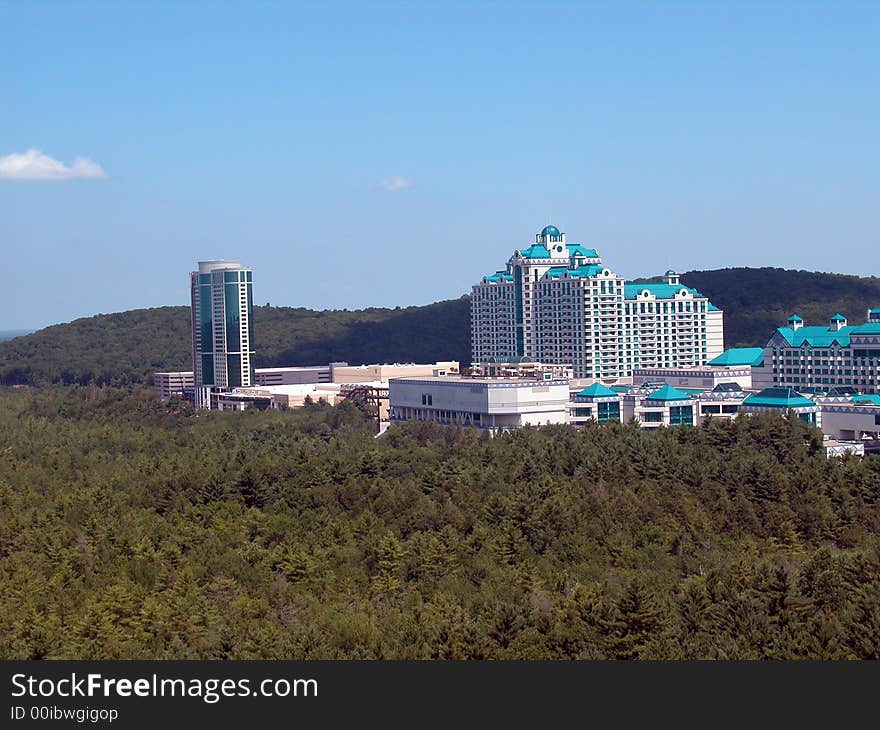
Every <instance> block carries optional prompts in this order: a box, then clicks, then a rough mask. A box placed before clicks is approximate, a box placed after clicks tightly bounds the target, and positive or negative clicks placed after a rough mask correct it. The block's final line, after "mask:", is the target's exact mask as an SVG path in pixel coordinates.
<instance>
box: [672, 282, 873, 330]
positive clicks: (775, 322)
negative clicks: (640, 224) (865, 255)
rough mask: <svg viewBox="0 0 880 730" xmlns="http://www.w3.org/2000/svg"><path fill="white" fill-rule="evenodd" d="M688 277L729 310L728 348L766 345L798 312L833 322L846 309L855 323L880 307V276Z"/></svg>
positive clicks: (811, 320)
mask: <svg viewBox="0 0 880 730" xmlns="http://www.w3.org/2000/svg"><path fill="white" fill-rule="evenodd" d="M681 279H682V281H683V282H684V283H686V284H687V285H688V286H692V287H694V288H695V289H698V290H699V291H701V292H702V293H703V294H705V295H706V296H708V297H709V298H710V299H711V301H712V303H713V304H715V305H716V306H717V307H720V308H721V309H723V310H724V335H725V337H724V339H725V343H726V344H727V346H728V347H751V346H763V345H765V344H766V343H767V340H768V339H769V338H770V334H771V333H772V332H773V330H774V329H776V328H777V327H781V326H783V325H785V321H786V320H787V319H788V317H789V316H790V315H791V314H792V313H796V314H799V315H800V316H801V317H803V318H804V323H805V324H808V325H822V324H824V325H827V324H828V320H829V319H830V318H831V317H832V316H833V315H834V314H837V313H838V312H840V313H841V314H843V315H844V316H846V317H847V318H848V319H849V323H850V324H861V323H862V322H864V321H865V317H866V316H867V310H868V309H869V308H871V307H880V278H877V277H875V276H874V277H859V276H846V275H843V274H823V273H818V272H813V271H790V270H787V269H770V268H764V269H746V268H739V269H719V270H716V271H689V272H688V273H687V274H682V277H681Z"/></svg>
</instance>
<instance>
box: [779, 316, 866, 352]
mask: <svg viewBox="0 0 880 730" xmlns="http://www.w3.org/2000/svg"><path fill="white" fill-rule="evenodd" d="M789 321H791V320H789ZM863 326H864V325H863ZM854 329H856V328H855V327H841V328H840V329H839V330H837V331H835V330H832V329H830V328H829V327H798V328H797V329H792V328H791V327H779V328H778V329H777V330H776V331H777V332H778V333H779V334H780V335H782V336H783V337H784V338H785V341H786V342H787V343H788V344H789V346H791V347H800V346H801V345H803V344H804V343H805V342H806V343H807V344H808V345H809V346H810V347H831V345H833V344H834V343H835V342H836V343H837V344H838V345H840V346H841V347H849V335H850V333H851V332H852V331H853V330H854Z"/></svg>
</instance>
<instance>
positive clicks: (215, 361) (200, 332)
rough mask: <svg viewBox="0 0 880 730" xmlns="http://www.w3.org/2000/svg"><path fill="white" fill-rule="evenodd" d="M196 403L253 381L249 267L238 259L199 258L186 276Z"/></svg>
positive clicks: (202, 404) (207, 404)
mask: <svg viewBox="0 0 880 730" xmlns="http://www.w3.org/2000/svg"><path fill="white" fill-rule="evenodd" d="M190 288H191V290H192V351H193V374H194V376H195V403H196V406H197V407H199V408H211V407H212V405H213V396H214V394H216V393H222V392H226V391H229V390H232V389H233V388H237V387H240V386H250V385H253V383H254V325H253V318H252V312H253V271H252V270H251V269H250V268H248V267H245V266H242V265H241V263H240V262H238V261H199V270H198V271H193V272H192V273H191V274H190Z"/></svg>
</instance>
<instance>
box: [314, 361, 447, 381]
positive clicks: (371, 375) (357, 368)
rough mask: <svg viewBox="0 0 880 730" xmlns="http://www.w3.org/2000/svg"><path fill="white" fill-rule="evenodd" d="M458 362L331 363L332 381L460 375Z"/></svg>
mask: <svg viewBox="0 0 880 730" xmlns="http://www.w3.org/2000/svg"><path fill="white" fill-rule="evenodd" d="M458 372H459V367H458V362H457V361H455V360H444V361H439V362H435V363H433V364H430V363H429V364H425V365H420V364H416V363H394V364H393V365H389V364H385V365H348V364H347V363H335V362H334V363H330V381H331V382H333V383H370V382H377V381H384V382H386V383H387V382H388V381H389V380H390V379H391V378H430V377H433V376H440V377H442V376H444V375H450V374H458Z"/></svg>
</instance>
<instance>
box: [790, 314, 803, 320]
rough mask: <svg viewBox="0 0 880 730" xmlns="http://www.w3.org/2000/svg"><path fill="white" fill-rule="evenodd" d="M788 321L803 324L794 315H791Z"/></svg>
mask: <svg viewBox="0 0 880 730" xmlns="http://www.w3.org/2000/svg"><path fill="white" fill-rule="evenodd" d="M788 321H789V322H803V321H804V320H803V319H801V318H800V317H798V316H797V315H796V314H793V315H791V317H789V318H788Z"/></svg>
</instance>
